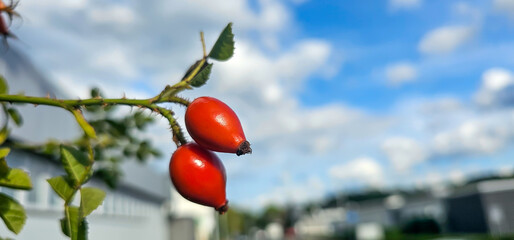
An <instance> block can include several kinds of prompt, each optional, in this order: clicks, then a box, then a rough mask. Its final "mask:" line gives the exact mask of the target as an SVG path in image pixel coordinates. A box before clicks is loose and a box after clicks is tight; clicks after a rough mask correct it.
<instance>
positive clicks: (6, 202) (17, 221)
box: [0, 193, 27, 234]
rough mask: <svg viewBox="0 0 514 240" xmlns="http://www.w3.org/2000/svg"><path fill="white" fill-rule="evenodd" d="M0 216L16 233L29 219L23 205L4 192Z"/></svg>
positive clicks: (1, 196) (1, 199)
mask: <svg viewBox="0 0 514 240" xmlns="http://www.w3.org/2000/svg"><path fill="white" fill-rule="evenodd" d="M0 217H1V218H2V220H4V223H5V226H7V228H8V229H9V230H11V231H12V232H13V233H15V234H18V233H19V232H20V231H21V229H22V228H23V225H25V220H26V219H27V216H26V215H25V210H24V209H23V206H21V205H20V204H19V203H18V202H17V201H16V200H14V199H13V198H11V197H9V196H8V195H6V194H3V193H0Z"/></svg>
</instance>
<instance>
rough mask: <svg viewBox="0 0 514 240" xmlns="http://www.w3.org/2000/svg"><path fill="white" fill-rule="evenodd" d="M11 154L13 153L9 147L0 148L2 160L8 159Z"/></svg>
mask: <svg viewBox="0 0 514 240" xmlns="http://www.w3.org/2000/svg"><path fill="white" fill-rule="evenodd" d="M9 152H11V149H10V148H8V147H5V148H0V158H4V157H6V156H7V155H8V154H9Z"/></svg>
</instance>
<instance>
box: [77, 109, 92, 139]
mask: <svg viewBox="0 0 514 240" xmlns="http://www.w3.org/2000/svg"><path fill="white" fill-rule="evenodd" d="M71 112H72V113H73V116H74V117H75V119H76V120H77V123H78V124H79V126H80V127H81V128H82V130H84V133H85V134H86V135H87V136H88V137H90V138H96V132H95V129H94V128H93V127H92V126H91V125H90V124H89V123H88V122H87V121H86V119H85V118H84V115H82V112H81V111H80V110H79V109H74V110H72V111H71Z"/></svg>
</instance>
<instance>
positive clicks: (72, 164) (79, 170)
mask: <svg viewBox="0 0 514 240" xmlns="http://www.w3.org/2000/svg"><path fill="white" fill-rule="evenodd" d="M61 162H62V164H63V166H64V170H65V171H66V173H67V174H68V177H70V180H72V182H73V184H74V185H75V186H76V185H80V184H81V183H82V182H81V181H83V180H84V179H85V178H86V176H87V175H88V174H89V173H88V171H87V169H86V167H87V166H89V159H88V158H87V156H86V155H85V154H84V153H83V152H81V151H78V150H76V149H75V148H73V147H69V146H63V145H61Z"/></svg>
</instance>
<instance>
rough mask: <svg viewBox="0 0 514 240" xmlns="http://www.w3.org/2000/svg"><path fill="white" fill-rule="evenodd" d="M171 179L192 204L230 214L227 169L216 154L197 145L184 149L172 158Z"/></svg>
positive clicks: (186, 146) (181, 148)
mask: <svg viewBox="0 0 514 240" xmlns="http://www.w3.org/2000/svg"><path fill="white" fill-rule="evenodd" d="M170 178H171V181H172V183H173V185H174V186H175V188H176V189H177V191H178V192H179V193H180V195H182V196H183V197H184V198H186V199H187V200H189V201H191V202H195V203H198V204H201V205H205V206H210V207H213V208H215V209H216V210H217V211H218V212H219V213H221V214H223V213H225V212H226V211H227V210H228V201H227V199H226V197H225V185H226V180H227V177H226V174H225V167H224V166H223V164H222V163H221V161H220V159H219V158H218V157H217V156H216V154H214V153H213V152H211V151H209V150H207V149H205V148H202V147H201V146H200V145H198V144H196V143H188V144H185V145H182V146H180V147H179V148H178V149H177V150H176V151H175V152H174V153H173V155H172V156H171V160H170Z"/></svg>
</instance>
